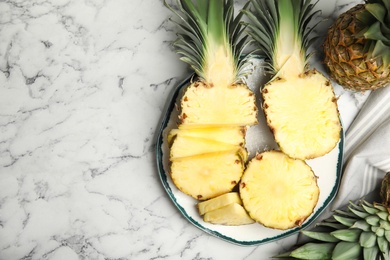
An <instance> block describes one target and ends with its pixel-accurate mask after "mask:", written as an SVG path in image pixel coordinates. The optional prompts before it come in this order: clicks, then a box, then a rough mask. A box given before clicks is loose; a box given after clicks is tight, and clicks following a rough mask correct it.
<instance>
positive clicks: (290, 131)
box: [263, 70, 340, 159]
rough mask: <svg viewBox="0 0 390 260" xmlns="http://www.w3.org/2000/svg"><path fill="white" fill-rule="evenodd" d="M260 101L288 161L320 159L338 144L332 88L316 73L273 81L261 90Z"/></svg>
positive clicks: (327, 81)
mask: <svg viewBox="0 0 390 260" xmlns="http://www.w3.org/2000/svg"><path fill="white" fill-rule="evenodd" d="M263 98H264V112H265V114H266V119H267V123H268V125H269V126H270V128H271V130H272V132H273V134H274V136H275V140H276V142H277V143H278V144H279V146H280V149H281V150H282V151H283V152H284V153H286V154H288V155H289V156H290V157H293V158H298V159H310V158H316V157H320V156H322V155H324V154H325V153H327V152H328V151H330V150H332V149H333V148H334V147H335V146H336V144H337V143H338V140H339V139H340V119H339V113H338V111H337V105H336V98H335V96H334V92H333V88H332V87H330V81H329V80H328V79H326V78H325V77H324V76H323V75H322V74H320V73H319V72H317V71H316V70H311V71H309V72H307V73H305V74H302V75H301V76H300V77H292V78H290V79H282V78H278V79H275V80H274V81H273V82H272V83H270V84H267V85H266V86H265V87H264V89H263Z"/></svg>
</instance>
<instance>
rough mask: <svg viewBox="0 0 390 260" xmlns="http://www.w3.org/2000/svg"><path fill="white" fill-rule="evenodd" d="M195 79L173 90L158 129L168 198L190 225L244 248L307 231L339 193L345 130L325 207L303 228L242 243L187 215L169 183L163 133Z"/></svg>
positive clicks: (159, 161)
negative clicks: (178, 99)
mask: <svg viewBox="0 0 390 260" xmlns="http://www.w3.org/2000/svg"><path fill="white" fill-rule="evenodd" d="M193 77H194V75H191V76H189V77H187V78H186V79H185V80H184V81H182V82H181V83H180V84H178V85H177V86H176V87H175V88H174V89H173V91H172V93H171V95H170V97H168V100H167V106H166V108H165V111H163V113H162V115H163V117H162V121H161V123H160V126H159V129H157V131H158V134H157V142H156V160H157V169H158V173H159V177H160V180H161V182H162V185H163V187H164V189H165V191H166V192H167V193H168V196H169V197H170V198H171V200H172V202H173V203H174V205H175V206H176V207H177V208H178V209H179V211H180V212H181V214H182V215H183V216H184V217H185V218H186V219H187V220H188V221H189V222H190V223H192V224H193V225H195V226H196V227H197V228H199V229H201V230H203V231H204V232H206V233H208V234H210V235H213V236H215V237H218V238H220V239H222V240H225V241H228V242H230V243H233V244H238V245H242V246H255V245H261V244H265V243H269V242H273V241H276V240H279V239H282V238H286V237H288V236H291V235H293V234H295V233H297V232H299V231H300V230H303V229H305V228H306V227H308V226H309V225H310V224H312V223H313V221H314V220H315V219H316V218H318V217H319V216H320V215H321V213H322V212H323V211H324V210H325V209H326V208H327V207H328V206H329V204H330V203H331V202H332V201H333V199H334V198H335V196H336V194H337V192H338V189H339V186H340V180H341V174H342V165H343V150H344V139H345V136H344V131H343V129H341V132H340V141H339V144H338V148H339V154H338V160H337V172H336V181H335V184H334V186H333V189H332V191H331V193H330V194H329V196H328V197H327V199H326V200H325V201H324V203H323V205H322V206H321V207H320V208H318V210H317V211H316V212H315V213H314V214H312V215H311V216H310V217H309V218H308V219H307V220H306V221H305V222H304V224H302V226H300V227H296V228H292V229H290V230H288V231H286V232H284V233H282V234H280V235H276V236H272V237H269V238H264V239H260V240H251V241H242V240H237V239H234V238H232V237H229V236H226V235H224V234H221V233H220V232H218V231H215V230H212V229H210V228H207V227H205V226H203V225H202V223H199V222H198V221H196V220H194V219H193V218H192V217H191V216H189V215H188V214H187V211H186V209H185V208H183V206H182V205H180V203H179V202H178V201H177V199H176V197H175V195H174V194H173V192H172V189H171V187H170V185H169V183H168V179H167V178H168V176H167V173H166V172H165V170H164V162H163V145H164V142H163V141H164V134H163V133H164V130H165V128H166V127H167V126H168V123H169V121H170V116H171V113H172V111H173V109H175V104H176V100H177V98H178V96H179V94H180V91H181V90H182V89H183V88H184V87H186V86H187V85H188V83H189V82H190V80H191V78H193Z"/></svg>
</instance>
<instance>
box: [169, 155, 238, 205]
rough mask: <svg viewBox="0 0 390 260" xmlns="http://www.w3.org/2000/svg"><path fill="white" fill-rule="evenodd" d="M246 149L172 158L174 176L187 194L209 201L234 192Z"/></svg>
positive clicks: (175, 182)
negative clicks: (243, 151) (243, 152)
mask: <svg viewBox="0 0 390 260" xmlns="http://www.w3.org/2000/svg"><path fill="white" fill-rule="evenodd" d="M241 150H242V149H240V150H232V151H227V152H226V151H225V152H214V153H207V154H200V155H194V156H189V157H182V158H177V159H174V160H172V162H171V178H172V181H173V183H174V184H175V185H176V187H177V188H178V189H179V190H181V191H182V192H183V193H185V194H187V195H190V196H192V197H193V198H195V199H198V200H207V199H210V198H214V197H217V196H219V195H222V194H224V193H227V192H230V191H231V190H232V189H233V188H234V187H235V186H236V185H237V183H238V182H239V181H240V179H241V176H242V174H243V171H244V162H245V160H243V158H242V151H241Z"/></svg>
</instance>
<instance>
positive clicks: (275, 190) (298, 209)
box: [239, 150, 320, 230]
mask: <svg viewBox="0 0 390 260" xmlns="http://www.w3.org/2000/svg"><path fill="white" fill-rule="evenodd" d="M239 190H240V196H241V199H242V202H243V205H244V208H245V209H246V210H247V211H248V212H249V215H250V216H251V217H252V218H253V219H254V220H255V221H257V222H259V223H261V224H263V225H264V226H266V227H269V228H275V229H281V230H286V229H290V228H293V227H295V226H300V225H301V224H302V223H303V222H304V221H305V220H306V219H307V217H309V215H310V214H311V213H312V212H313V210H314V207H315V206H316V205H317V202H318V198H319V194H320V190H319V187H318V185H317V177H316V176H315V175H314V173H313V171H312V169H311V168H310V166H309V165H308V164H307V163H306V162H305V161H302V160H299V159H292V158H290V157H288V156H287V155H285V154H284V153H282V152H280V151H274V150H271V151H266V152H263V153H260V154H257V155H256V156H255V157H254V158H253V159H252V160H251V161H250V162H249V164H248V166H247V169H246V170H245V172H244V175H243V176H242V179H241V183H240V189H239Z"/></svg>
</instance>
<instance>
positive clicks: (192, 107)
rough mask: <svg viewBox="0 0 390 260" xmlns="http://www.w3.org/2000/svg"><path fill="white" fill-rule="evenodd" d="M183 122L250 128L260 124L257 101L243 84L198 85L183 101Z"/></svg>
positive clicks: (187, 123) (186, 93) (195, 84)
mask: <svg viewBox="0 0 390 260" xmlns="http://www.w3.org/2000/svg"><path fill="white" fill-rule="evenodd" d="M180 119H181V123H182V124H183V125H190V126H194V127H199V126H202V125H221V126H247V125H254V124H256V123H257V107H256V99H255V95H254V94H253V92H252V91H251V90H250V89H249V88H248V87H247V86H246V85H243V84H236V85H231V86H228V87H227V86H218V85H214V86H209V85H206V84H205V83H202V82H195V83H193V84H192V85H190V86H189V87H188V88H187V90H186V91H185V93H184V95H183V97H182V100H181V114H180Z"/></svg>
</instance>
